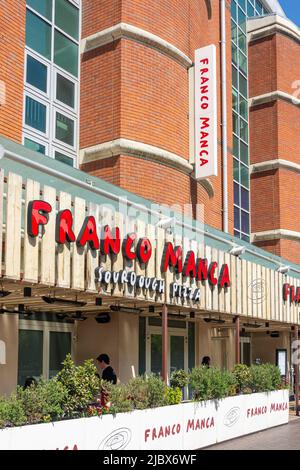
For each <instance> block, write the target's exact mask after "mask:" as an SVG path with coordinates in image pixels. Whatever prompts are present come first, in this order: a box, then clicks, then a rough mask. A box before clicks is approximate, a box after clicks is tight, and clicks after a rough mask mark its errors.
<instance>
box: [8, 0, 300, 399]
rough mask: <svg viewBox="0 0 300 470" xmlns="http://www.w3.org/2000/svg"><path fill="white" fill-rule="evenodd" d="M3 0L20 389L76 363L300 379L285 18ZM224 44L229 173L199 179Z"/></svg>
mask: <svg viewBox="0 0 300 470" xmlns="http://www.w3.org/2000/svg"><path fill="white" fill-rule="evenodd" d="M2 3H4V4H5V8H2V11H3V14H2V18H1V22H2V21H3V25H4V27H3V29H4V33H3V36H2V38H1V41H2V42H3V47H2V48H1V52H0V60H1V63H0V87H1V88H0V134H1V135H0V145H1V151H0V157H1V160H0V167H1V199H0V223H1V234H0V237H1V239H0V253H1V263H2V271H1V288H2V291H0V305H1V310H0V345H1V348H0V351H1V357H0V392H1V393H9V392H10V391H12V390H13V389H14V388H15V386H16V385H17V383H19V384H21V385H22V384H23V383H24V381H25V379H26V377H27V376H37V377H38V376H40V375H43V376H45V377H46V378H50V377H53V376H54V375H55V374H56V373H57V371H58V370H59V369H60V366H61V361H62V360H63V358H64V357H65V355H66V353H67V352H71V353H72V355H73V357H74V359H75V361H76V362H81V361H83V360H85V359H87V358H90V357H92V358H95V357H96V356H98V354H99V353H101V352H106V353H108V354H109V355H110V356H111V360H112V364H113V365H114V367H115V368H116V371H117V374H118V376H119V378H120V380H121V381H124V380H128V379H129V378H130V377H132V376H134V375H135V374H138V373H141V374H142V373H145V372H146V373H150V372H155V373H162V375H163V376H164V378H168V377H169V376H170V374H171V373H172V371H174V370H176V369H185V370H188V369H191V368H193V367H194V366H195V365H199V364H200V363H201V359H202V357H203V356H210V357H211V358H212V363H213V364H214V365H217V366H219V367H222V368H232V367H233V365H234V364H235V363H236V362H240V361H241V362H244V363H247V364H251V363H255V362H257V363H260V362H273V363H277V364H279V365H280V367H281V370H282V375H285V376H286V377H287V379H290V378H292V374H290V370H291V344H292V340H293V338H294V337H295V335H296V336H297V328H298V324H299V312H298V302H299V301H300V296H299V299H298V297H297V296H298V289H297V288H298V286H300V265H299V264H300V259H298V256H299V255H298V250H297V247H298V243H299V240H298V235H297V234H298V232H297V223H298V222H297V218H296V217H294V216H293V214H294V213H295V212H296V208H297V195H294V196H293V202H292V203H291V202H290V200H289V198H290V196H289V195H290V193H289V191H288V190H287V185H289V186H290V185H293V187H295V188H296V187H297V185H296V178H297V174H298V168H297V165H298V163H297V157H296V156H295V155H296V149H297V132H296V129H297V125H296V124H297V116H298V115H297V113H298V111H299V103H298V101H299V99H298V98H297V97H296V98H295V96H293V92H292V91H291V88H289V87H291V82H292V81H293V82H294V81H295V80H296V78H297V76H296V69H297V64H298V62H297V61H299V50H298V45H299V30H298V28H297V27H296V26H295V25H294V24H293V23H292V22H291V21H290V20H288V19H287V18H286V17H285V15H284V12H283V11H282V9H281V7H280V5H279V3H278V2H274V1H273V2H271V1H267V0H265V1H263V2H260V1H257V0H248V1H245V0H239V1H236V0H232V1H231V2H230V1H225V0H224V1H218V0H212V1H209V0H207V1H205V0H203V1H202V0H201V1H200V0H180V1H179V0H170V1H169V0H168V1H164V0H162V1H156V0H155V1H154V0H153V1H150V2H149V1H147V2H146V1H139V2H136V1H132V0H123V1H122V2H121V1H120V0H109V1H103V2H101V6H99V2H97V1H94V0H89V1H85V0H82V1H79V0H78V1H77V0H45V1H37V0H26V1H25V0H24V1H21V2H16V1H14V0H6V1H4V2H2ZM212 45H213V46H214V50H215V58H216V64H215V69H214V72H213V78H214V80H215V83H216V86H215V89H214V92H213V93H212V95H211V97H212V98H210V99H212V100H213V103H214V109H215V124H216V125H215V127H214V128H213V135H212V139H213V140H214V142H215V148H216V151H215V152H214V158H215V169H216V171H215V172H214V173H213V174H211V175H208V176H205V177H201V178H197V177H196V172H195V168H196V166H197V165H198V159H197V158H198V156H197V155H196V152H195V148H196V140H197V131H195V129H196V128H197V122H196V119H195V116H197V114H196V112H195V110H197V103H196V100H197V96H198V95H197V93H198V91H199V90H197V86H196V83H197V81H196V72H195V70H196V65H195V64H196V59H195V51H199V50H201V51H202V50H203V48H206V47H207V46H212ZM287 51H290V53H287ZM266 58H267V59H266ZM205 60H207V59H205ZM258 68H259V73H257V69H258ZM201 73H202V74H204V73H207V70H206V69H205V70H204V69H202V71H201ZM209 86H210V84H208V87H209ZM203 90H206V86H205V87H204V88H203V89H202V91H203ZM294 91H295V90H294ZM205 134H206V133H205ZM201 135H202V137H203V135H204V133H202V134H201ZM209 145H210V144H207V143H205V144H203V147H204V148H206V147H207V146H209ZM287 150H288V153H289V155H288V156H287ZM250 176H251V177H250ZM262 201H263V203H262ZM288 204H289V206H288ZM251 242H252V243H251ZM298 263H299V264H298Z"/></svg>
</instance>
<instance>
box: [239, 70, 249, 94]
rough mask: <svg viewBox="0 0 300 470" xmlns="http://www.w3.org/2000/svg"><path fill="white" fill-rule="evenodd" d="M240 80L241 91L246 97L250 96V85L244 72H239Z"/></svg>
mask: <svg viewBox="0 0 300 470" xmlns="http://www.w3.org/2000/svg"><path fill="white" fill-rule="evenodd" d="M239 82H240V89H239V91H240V93H242V94H243V95H244V96H245V97H246V98H247V96H248V87H247V80H246V79H245V77H243V75H242V74H239Z"/></svg>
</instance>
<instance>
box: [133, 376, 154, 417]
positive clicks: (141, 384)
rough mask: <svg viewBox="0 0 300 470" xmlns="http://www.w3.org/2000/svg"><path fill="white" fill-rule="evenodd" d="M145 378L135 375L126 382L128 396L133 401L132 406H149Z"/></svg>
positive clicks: (137, 407)
mask: <svg viewBox="0 0 300 470" xmlns="http://www.w3.org/2000/svg"><path fill="white" fill-rule="evenodd" d="M148 385H149V384H148V382H147V378H146V377H144V376H140V377H136V378H134V379H131V380H130V381H129V382H128V392H129V398H130V399H131V400H132V402H133V406H134V408H136V409H138V410H145V409H146V408H148V407H149V387H148Z"/></svg>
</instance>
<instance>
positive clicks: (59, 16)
mask: <svg viewBox="0 0 300 470" xmlns="http://www.w3.org/2000/svg"><path fill="white" fill-rule="evenodd" d="M55 24H56V26H58V27H59V28H60V29H62V30H63V31H65V32H66V33H67V34H69V35H70V36H72V37H73V38H74V39H78V36H79V10H78V8H76V7H75V6H74V5H72V4H71V3H70V2H68V1H67V0H55Z"/></svg>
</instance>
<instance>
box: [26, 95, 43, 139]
mask: <svg viewBox="0 0 300 470" xmlns="http://www.w3.org/2000/svg"><path fill="white" fill-rule="evenodd" d="M25 123H26V124H27V125H28V126H30V127H33V128H34V129H37V130H39V131H41V132H46V106H45V105H43V104H42V103H39V102H38V101H35V100H33V99H32V98H30V97H29V96H26V107H25Z"/></svg>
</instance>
